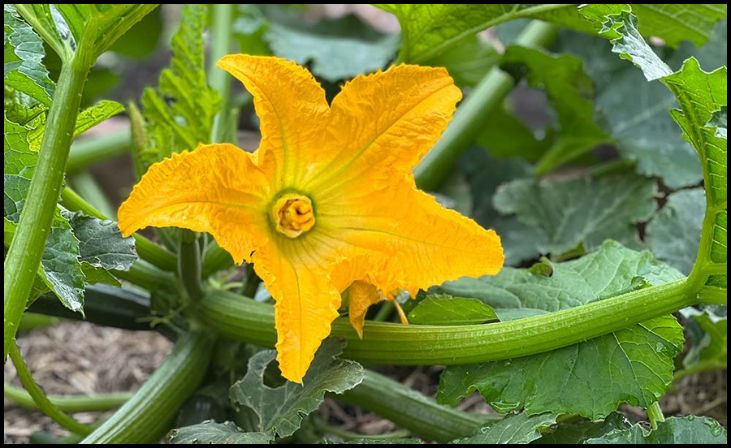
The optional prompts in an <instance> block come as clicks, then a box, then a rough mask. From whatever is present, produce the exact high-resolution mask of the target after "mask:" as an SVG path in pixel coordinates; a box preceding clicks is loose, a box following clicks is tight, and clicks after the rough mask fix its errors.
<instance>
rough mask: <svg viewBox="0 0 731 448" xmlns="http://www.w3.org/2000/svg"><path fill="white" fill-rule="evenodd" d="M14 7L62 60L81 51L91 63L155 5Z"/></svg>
mask: <svg viewBox="0 0 731 448" xmlns="http://www.w3.org/2000/svg"><path fill="white" fill-rule="evenodd" d="M16 8H17V9H18V12H19V13H20V14H21V15H22V16H23V18H24V19H25V20H26V21H28V23H30V24H31V25H32V26H33V28H34V29H35V30H36V32H38V33H40V34H41V37H42V38H43V40H45V41H46V43H47V44H48V45H49V46H50V47H51V48H53V49H54V51H55V52H56V53H57V54H58V55H59V57H61V59H62V60H64V61H68V60H70V59H71V58H73V57H75V55H77V54H79V53H83V54H84V57H85V58H87V57H88V60H86V61H85V64H86V65H87V67H90V66H91V65H93V63H94V61H95V60H96V58H97V57H98V56H99V55H100V54H102V53H104V52H105V51H106V50H107V49H109V47H111V46H112V44H114V42H115V41H116V40H117V39H119V38H120V37H121V36H122V35H123V34H125V33H126V32H127V30H129V29H130V28H131V27H132V26H133V25H134V24H136V23H137V22H139V21H140V20H142V18H143V17H144V16H145V15H147V14H148V13H149V12H150V11H152V10H153V9H155V8H157V5H124V4H116V5H115V4H33V5H30V4H18V5H16Z"/></svg>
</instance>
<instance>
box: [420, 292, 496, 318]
mask: <svg viewBox="0 0 731 448" xmlns="http://www.w3.org/2000/svg"><path fill="white" fill-rule="evenodd" d="M408 317H409V323H411V324H416V325H471V324H482V323H485V322H490V321H494V320H497V315H496V314H495V311H494V310H493V309H492V308H491V307H490V306H489V305H487V304H485V303H484V302H481V301H480V300H477V299H468V298H464V297H452V296H448V295H442V294H435V295H429V296H427V297H426V298H425V299H424V300H422V301H421V302H419V303H418V304H417V305H416V306H415V307H414V309H412V310H411V311H410V312H409V316H408Z"/></svg>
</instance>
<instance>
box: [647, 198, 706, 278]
mask: <svg viewBox="0 0 731 448" xmlns="http://www.w3.org/2000/svg"><path fill="white" fill-rule="evenodd" d="M705 211H706V195H705V192H704V191H703V189H702V188H693V189H689V190H681V191H677V192H675V193H672V194H670V195H668V197H667V202H666V203H665V205H664V206H663V208H662V209H661V210H660V211H659V212H658V213H657V214H656V215H655V216H653V217H652V219H651V220H650V222H649V223H648V224H647V227H646V228H645V241H646V242H647V246H648V247H649V248H650V249H651V250H652V252H653V253H654V254H655V255H656V256H657V258H659V259H660V260H663V261H665V262H667V263H668V264H670V265H671V266H673V267H675V268H677V269H678V270H680V271H681V272H683V273H684V274H686V275H687V274H689V273H690V270H691V269H692V268H693V263H694V262H695V257H696V255H698V243H699V240H700V234H701V227H702V226H703V215H704V213H705Z"/></svg>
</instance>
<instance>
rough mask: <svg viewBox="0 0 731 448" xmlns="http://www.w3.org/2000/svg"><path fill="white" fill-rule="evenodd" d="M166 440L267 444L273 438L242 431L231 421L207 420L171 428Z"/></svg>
mask: <svg viewBox="0 0 731 448" xmlns="http://www.w3.org/2000/svg"><path fill="white" fill-rule="evenodd" d="M168 440H169V441H170V442H171V443H175V444H184V445H189V444H196V445H204V444H205V445H208V444H219V443H220V444H224V445H229V444H241V445H253V444H269V443H271V442H272V441H274V438H273V437H272V436H270V435H269V434H265V433H263V432H243V431H241V429H240V428H239V427H238V426H236V425H235V424H234V423H232V422H224V423H216V422H214V421H212V420H207V421H204V422H202V423H199V424H197V425H190V426H184V427H182V428H177V429H173V430H172V431H170V434H168Z"/></svg>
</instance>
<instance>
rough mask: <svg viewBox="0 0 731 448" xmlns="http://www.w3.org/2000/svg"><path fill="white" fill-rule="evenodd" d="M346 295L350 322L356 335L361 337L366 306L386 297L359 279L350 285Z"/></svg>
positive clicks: (366, 310)
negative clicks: (348, 301)
mask: <svg viewBox="0 0 731 448" xmlns="http://www.w3.org/2000/svg"><path fill="white" fill-rule="evenodd" d="M348 297H349V300H350V304H349V305H348V310H349V312H348V314H349V317H350V324H351V325H352V326H353V328H355V331H356V333H358V336H360V337H361V338H362V337H363V324H364V323H365V316H366V313H367V312H368V308H369V307H370V306H371V305H375V304H376V303H378V302H380V301H381V300H386V297H385V296H384V295H383V294H382V293H381V292H379V291H378V289H377V288H376V287H375V286H373V285H371V284H370V283H367V282H364V281H360V280H359V281H355V282H353V284H352V285H350V288H348Z"/></svg>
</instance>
